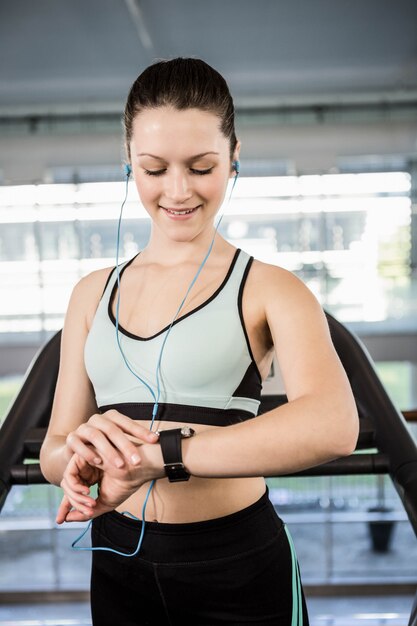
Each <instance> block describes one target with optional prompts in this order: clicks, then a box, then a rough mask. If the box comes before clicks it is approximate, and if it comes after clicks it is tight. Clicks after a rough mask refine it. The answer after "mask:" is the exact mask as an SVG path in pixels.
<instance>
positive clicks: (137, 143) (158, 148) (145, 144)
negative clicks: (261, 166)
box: [130, 107, 239, 241]
mask: <svg viewBox="0 0 417 626" xmlns="http://www.w3.org/2000/svg"><path fill="white" fill-rule="evenodd" d="M219 125H220V120H219V118H218V117H217V116H216V115H214V114H213V113H210V112H206V111H202V110H200V109H186V110H182V111H178V110H176V109H174V108H172V107H159V108H157V109H145V110H144V111H142V112H141V113H139V114H138V115H137V116H136V117H135V119H134V121H133V128H132V131H133V132H132V140H131V143H130V151H131V160H132V163H131V165H132V174H133V177H134V180H135V183H136V187H137V189H138V193H139V196H140V199H141V201H142V204H143V205H144V207H145V209H146V211H147V212H148V213H149V215H150V217H151V219H152V221H153V223H154V225H155V226H157V227H158V228H159V229H161V230H162V231H163V232H164V233H165V235H167V236H168V237H169V238H170V239H174V240H176V241H191V240H192V239H194V238H195V237H197V236H198V235H199V234H200V233H202V232H203V231H205V230H206V229H209V230H210V232H212V227H213V219H214V217H215V215H216V213H217V211H218V209H219V208H220V205H221V204H222V202H223V198H224V195H225V192H226V188H227V183H228V180H229V178H230V176H232V175H233V174H234V172H233V171H232V169H231V162H230V147H229V140H228V139H227V138H226V137H225V136H224V135H223V134H222V132H221V131H220V128H219ZM238 149H239V148H237V151H236V154H235V157H234V158H238Z"/></svg>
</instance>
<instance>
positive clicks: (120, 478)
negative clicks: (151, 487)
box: [56, 444, 165, 524]
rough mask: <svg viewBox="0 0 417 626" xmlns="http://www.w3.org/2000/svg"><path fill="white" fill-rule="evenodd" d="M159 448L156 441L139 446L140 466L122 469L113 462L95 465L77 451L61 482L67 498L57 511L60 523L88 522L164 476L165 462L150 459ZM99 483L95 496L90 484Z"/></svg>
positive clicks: (57, 518)
mask: <svg viewBox="0 0 417 626" xmlns="http://www.w3.org/2000/svg"><path fill="white" fill-rule="evenodd" d="M157 448H159V446H155V445H154V444H148V445H146V444H145V445H142V446H138V452H139V454H140V456H141V463H140V465H139V466H137V465H131V464H127V463H125V465H124V466H123V467H122V468H120V469H118V468H115V467H114V466H113V465H111V464H107V465H103V466H102V467H100V468H98V467H93V466H91V465H89V463H87V461H85V459H83V458H82V457H80V456H79V455H77V454H74V455H73V457H72V458H71V460H70V462H69V463H68V466H67V468H66V470H65V472H64V477H63V479H62V482H61V487H62V489H63V490H64V497H63V499H62V501H61V504H60V506H59V509H58V512H57V517H56V521H57V523H58V524H62V522H75V521H77V522H79V521H86V520H89V519H92V518H94V517H98V516H99V515H102V514H103V513H107V512H108V511H112V510H113V509H115V508H116V507H117V506H119V505H120V504H122V502H124V501H125V500H126V499H127V498H128V497H129V496H131V495H132V494H133V493H135V491H137V490H138V489H139V488H140V487H141V486H142V485H143V484H144V483H146V482H148V481H150V480H153V479H156V478H162V477H163V476H164V475H165V474H164V471H163V464H162V463H161V462H157V463H156V465H155V466H154V464H153V463H152V462H151V461H152V460H151V458H150V457H152V454H153V455H154V456H155V452H156V454H157V455H158V450H157ZM159 454H161V453H160V451H159ZM158 461H159V459H158ZM95 483H98V484H99V493H98V496H97V498H95V499H94V498H92V497H91V496H90V495H89V487H90V486H91V485H94V484H95Z"/></svg>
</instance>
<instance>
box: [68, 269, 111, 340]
mask: <svg viewBox="0 0 417 626" xmlns="http://www.w3.org/2000/svg"><path fill="white" fill-rule="evenodd" d="M113 270H114V266H113V267H105V268H101V269H99V270H94V271H92V272H90V273H89V274H86V275H85V276H83V277H82V278H81V279H80V280H79V281H78V282H77V283H76V284H75V286H74V288H73V291H72V294H71V300H70V304H71V306H72V308H76V309H78V310H79V312H80V313H83V314H84V315H85V320H86V325H87V329H88V330H89V329H90V327H91V324H92V321H93V318H94V315H95V313H96V310H97V307H98V305H99V302H100V299H101V297H102V295H103V291H104V289H105V287H106V285H107V282H108V280H109V278H110V276H111V274H112V272H113Z"/></svg>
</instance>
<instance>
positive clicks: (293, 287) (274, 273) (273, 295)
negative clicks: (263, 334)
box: [248, 259, 327, 336]
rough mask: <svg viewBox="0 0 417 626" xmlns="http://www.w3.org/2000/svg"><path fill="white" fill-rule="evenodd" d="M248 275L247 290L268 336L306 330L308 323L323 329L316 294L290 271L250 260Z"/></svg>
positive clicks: (324, 328) (321, 313) (323, 322)
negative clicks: (266, 326)
mask: <svg viewBox="0 0 417 626" xmlns="http://www.w3.org/2000/svg"><path fill="white" fill-rule="evenodd" d="M249 276H250V280H251V285H252V289H251V293H252V294H254V295H255V297H256V299H257V301H258V307H259V309H261V310H262V313H263V317H264V319H265V320H266V322H267V324H268V327H269V329H270V331H271V333H272V335H275V336H276V335H277V334H278V332H280V334H282V333H283V332H284V333H286V332H288V333H290V332H291V333H292V332H294V331H295V332H300V329H302V328H305V329H306V330H307V329H308V327H309V326H310V324H311V323H314V324H315V325H319V326H320V327H321V328H322V330H323V331H324V332H326V326H327V322H326V318H325V314H324V311H323V309H322V307H321V305H320V303H319V302H318V300H317V298H316V296H315V295H314V294H313V293H312V291H311V290H310V289H309V288H308V287H307V285H305V283H303V281H302V280H301V279H300V278H298V277H297V276H296V275H295V274H293V273H292V272H291V271H289V270H286V269H284V268H283V267H279V266H276V265H272V264H270V263H264V262H262V261H260V260H258V259H254V260H253V263H252V268H251V272H250V273H249ZM248 278H249V277H248Z"/></svg>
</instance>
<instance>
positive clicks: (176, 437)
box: [159, 428, 190, 482]
mask: <svg viewBox="0 0 417 626" xmlns="http://www.w3.org/2000/svg"><path fill="white" fill-rule="evenodd" d="M181 439H182V434H181V428H171V429H168V430H162V431H159V443H160V445H161V450H162V456H163V459H164V467H165V473H166V475H167V476H168V480H169V481H170V482H179V481H184V480H189V478H190V473H189V472H187V470H186V469H185V467H184V464H183V462H182V450H181Z"/></svg>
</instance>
